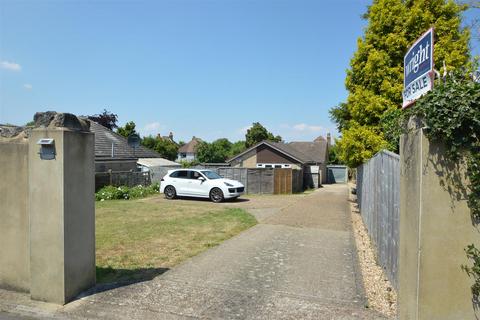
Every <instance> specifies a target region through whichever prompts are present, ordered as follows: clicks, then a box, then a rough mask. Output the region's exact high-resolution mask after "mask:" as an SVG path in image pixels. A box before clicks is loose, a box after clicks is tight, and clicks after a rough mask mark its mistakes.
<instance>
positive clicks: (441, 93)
mask: <svg viewBox="0 0 480 320" xmlns="http://www.w3.org/2000/svg"><path fill="white" fill-rule="evenodd" d="M406 111H407V112H404V113H403V115H402V117H403V122H405V121H406V120H407V119H408V118H409V117H411V116H412V115H413V116H416V117H418V118H419V119H421V121H423V125H424V126H425V127H426V130H425V132H426V136H427V137H428V139H429V140H431V141H435V142H439V143H441V144H442V145H444V146H445V147H446V148H447V149H446V155H447V157H448V159H449V160H450V161H452V162H460V161H464V163H465V164H466V166H467V177H468V179H467V181H468V182H467V185H466V186H464V185H454V187H456V188H460V189H465V190H461V191H465V192H466V193H467V194H468V206H469V208H470V212H471V218H472V223H473V224H475V225H477V224H478V223H479V222H480V83H476V82H474V81H472V79H471V78H470V76H469V72H463V73H459V72H457V73H455V74H450V75H449V76H448V77H447V78H446V80H445V82H441V83H438V84H436V86H435V88H434V90H433V91H431V92H429V93H428V94H427V95H425V96H424V97H423V98H421V99H419V100H418V101H417V102H416V104H415V106H414V107H412V108H409V109H408V110H406ZM465 252H466V254H467V257H468V258H469V259H470V260H471V261H472V262H473V265H472V266H466V265H464V266H462V268H463V269H464V270H465V271H466V272H467V274H468V275H469V276H470V277H472V278H473V279H474V284H473V286H472V294H473V298H474V300H475V301H477V302H480V251H479V250H478V249H477V248H476V247H475V245H474V244H470V245H468V246H467V247H466V248H465Z"/></svg>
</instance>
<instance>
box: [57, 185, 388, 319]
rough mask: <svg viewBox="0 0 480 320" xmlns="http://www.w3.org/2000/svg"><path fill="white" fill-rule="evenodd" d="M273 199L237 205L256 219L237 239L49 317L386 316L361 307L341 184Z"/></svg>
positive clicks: (361, 293) (360, 288) (344, 188)
mask: <svg viewBox="0 0 480 320" xmlns="http://www.w3.org/2000/svg"><path fill="white" fill-rule="evenodd" d="M276 197H277V201H275V197H271V199H273V202H272V203H273V204H276V205H275V206H272V205H270V206H264V204H258V203H257V204H258V206H256V205H255V199H253V198H252V199H251V201H246V202H244V203H243V206H245V207H246V209H247V210H251V212H252V213H253V214H255V215H256V216H257V217H258V219H259V221H260V224H258V225H257V226H255V227H253V228H251V229H249V230H247V231H246V232H243V233H242V234H240V235H239V236H236V237H234V238H232V239H230V240H228V241H226V242H224V243H222V244H221V245H220V246H218V247H215V248H212V249H210V250H208V251H206V252H204V253H203V254H200V255H198V256H196V257H194V258H192V259H190V260H188V261H186V262H185V263H183V264H182V265H180V266H178V267H176V268H174V269H172V270H170V271H168V272H166V273H164V274H163V275H161V276H158V277H157V278H155V279H153V280H151V281H146V282H142V283H137V284H133V285H130V286H124V287H120V288H116V289H112V290H106V291H104V292H98V293H96V294H93V295H90V296H86V297H84V298H82V299H79V300H77V301H75V302H73V303H70V304H69V305H67V306H65V307H63V308H60V309H58V310H57V311H56V313H55V316H56V317H58V318H73V319H85V318H88V319H94V318H101V319H332V320H333V319H335V320H347V319H351V320H353V319H386V318H385V317H383V316H382V315H381V314H379V313H376V312H375V311H373V310H369V309H366V308H365V304H366V298H365V293H364V289H363V285H362V279H361V274H360V272H359V267H358V260H357V256H356V255H357V252H356V248H355V243H354V240H353V233H352V228H351V220H350V218H351V217H350V208H349V204H348V201H347V199H348V189H347V186H345V185H334V186H327V187H325V188H323V189H320V190H318V191H316V192H314V193H312V194H309V195H306V196H285V197H282V196H276ZM280 199H287V200H280ZM269 201H270V200H269ZM224 205H232V204H228V203H227V204H224ZM235 205H238V203H237V204H235Z"/></svg>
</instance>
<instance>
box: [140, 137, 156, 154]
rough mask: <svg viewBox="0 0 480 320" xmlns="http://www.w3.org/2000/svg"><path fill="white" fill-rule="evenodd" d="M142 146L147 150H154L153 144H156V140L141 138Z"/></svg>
mask: <svg viewBox="0 0 480 320" xmlns="http://www.w3.org/2000/svg"><path fill="white" fill-rule="evenodd" d="M141 144H142V146H144V147H147V148H148V149H152V150H155V144H157V138H154V137H152V136H151V135H150V136H146V137H143V139H142V142H141Z"/></svg>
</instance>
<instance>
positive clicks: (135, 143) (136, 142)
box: [127, 133, 140, 148]
mask: <svg viewBox="0 0 480 320" xmlns="http://www.w3.org/2000/svg"><path fill="white" fill-rule="evenodd" d="M127 143H128V145H129V146H130V147H131V148H138V147H139V146H140V136H139V135H138V134H136V133H132V134H131V135H129V136H128V138H127Z"/></svg>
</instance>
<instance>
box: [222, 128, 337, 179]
mask: <svg viewBox="0 0 480 320" xmlns="http://www.w3.org/2000/svg"><path fill="white" fill-rule="evenodd" d="M329 144H330V135H328V136H327V139H325V138H324V137H318V138H317V139H315V140H314V141H312V142H308V141H295V142H290V143H284V142H271V141H262V142H260V143H258V144H256V145H254V146H253V147H251V148H249V149H247V150H245V151H244V152H242V153H240V154H238V155H236V156H235V157H233V158H231V159H229V160H227V162H228V163H229V164H230V166H232V167H244V168H291V169H301V170H303V171H304V180H305V182H306V185H307V186H310V187H318V185H319V184H320V183H326V182H327V168H326V166H327V161H328V146H329ZM320 173H321V180H320V179H319V174H320Z"/></svg>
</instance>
